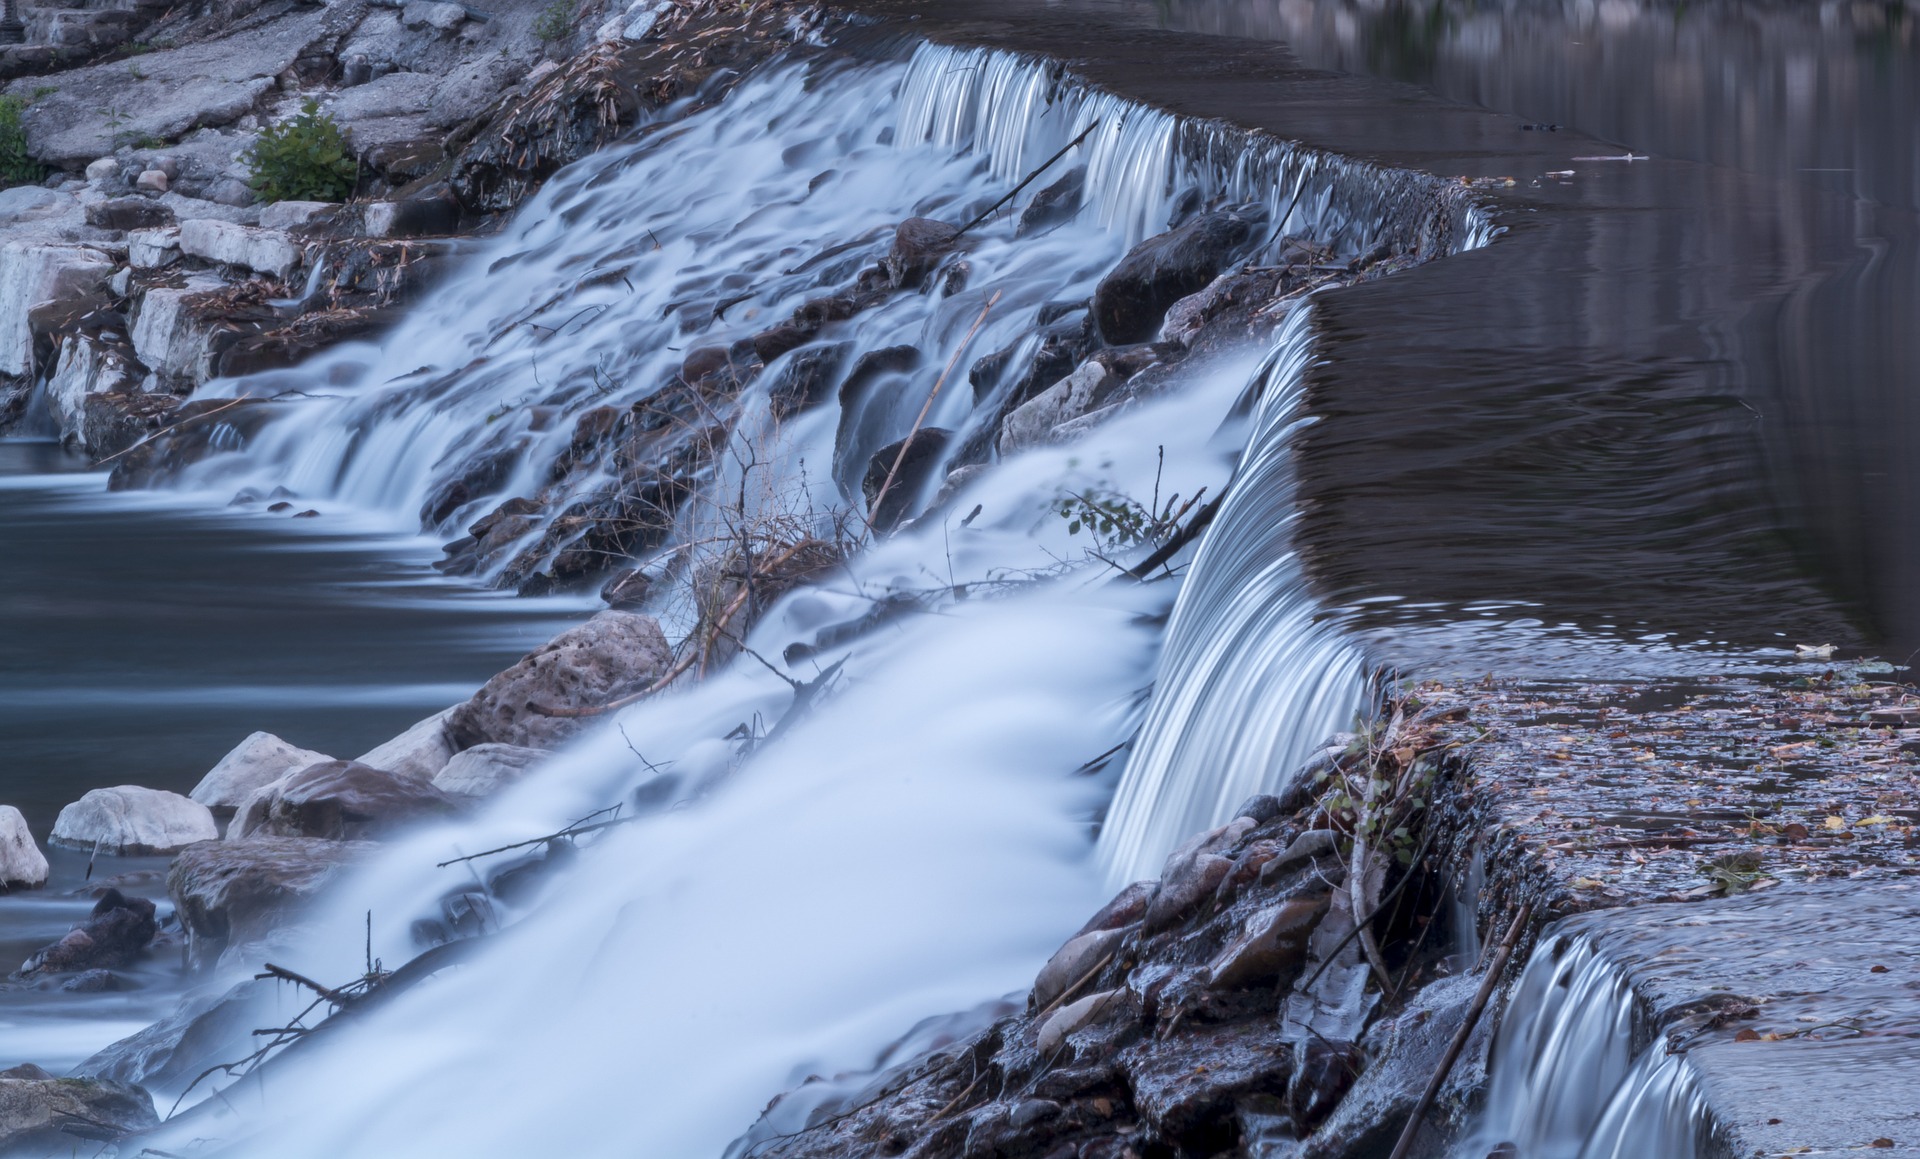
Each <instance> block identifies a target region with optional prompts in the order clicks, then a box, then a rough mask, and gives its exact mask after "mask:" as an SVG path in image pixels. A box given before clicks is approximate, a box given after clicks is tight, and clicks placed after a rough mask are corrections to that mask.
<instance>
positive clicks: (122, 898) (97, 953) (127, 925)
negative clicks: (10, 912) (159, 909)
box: [13, 889, 160, 981]
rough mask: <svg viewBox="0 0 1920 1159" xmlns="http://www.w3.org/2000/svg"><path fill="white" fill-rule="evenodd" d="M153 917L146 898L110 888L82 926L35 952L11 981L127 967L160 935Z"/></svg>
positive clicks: (152, 908) (150, 903)
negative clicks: (130, 895) (127, 894)
mask: <svg viewBox="0 0 1920 1159" xmlns="http://www.w3.org/2000/svg"><path fill="white" fill-rule="evenodd" d="M153 915H154V906H153V903H152V902H150V901H148V900H147V899H146V898H144V897H127V896H126V895H124V894H122V893H121V892H120V891H119V890H117V889H109V890H107V891H106V892H105V893H103V894H101V895H100V900H99V901H97V902H95V903H94V906H93V912H92V913H91V914H89V915H88V916H87V920H86V921H85V922H84V923H82V924H80V925H78V926H75V927H74V928H73V929H71V930H68V931H67V933H66V935H65V936H64V937H62V938H61V939H60V940H59V941H57V942H55V943H53V944H52V945H50V946H42V947H41V948H40V949H38V950H36V951H34V952H33V954H31V955H30V956H29V957H28V958H27V960H26V961H25V962H23V963H21V964H20V968H19V969H18V970H15V971H14V972H13V978H14V979H15V980H16V981H19V980H25V979H31V978H46V977H51V976H53V975H55V974H75V973H78V972H80V971H82V970H113V969H118V968H119V967H121V966H130V965H132V964H133V963H134V962H135V961H137V960H138V959H139V957H140V955H141V954H143V953H145V952H146V949H147V947H148V946H149V945H150V944H152V942H153V938H154V935H155V934H158V933H159V932H160V925H159V923H158V922H156V921H155V920H154V916H153Z"/></svg>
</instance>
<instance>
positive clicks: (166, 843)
mask: <svg viewBox="0 0 1920 1159" xmlns="http://www.w3.org/2000/svg"><path fill="white" fill-rule="evenodd" d="M219 836H220V830H219V828H218V827H217V826H215V825H214V823H213V814H212V813H211V812H209V811H208V809H207V807H206V806H205V805H202V804H201V803H200V802H198V801H189V800H188V799H187V798H185V797H182V796H181V795H180V794H178V793H168V792H164V791H162V790H160V789H146V788H142V787H141V786H139V785H119V786H116V787H114V788H111V789H95V790H93V791H92V792H90V793H88V794H87V795H86V796H84V797H81V798H80V799H79V800H78V801H75V802H74V803H73V804H71V805H68V806H67V807H66V808H64V809H62V810H60V817H59V819H58V820H56V821H54V823H53V835H52V836H51V837H50V838H48V843H49V844H52V845H61V846H65V847H66V848H69V849H84V850H98V851H99V852H101V853H116V854H135V855H138V854H167V853H176V852H178V851H179V850H181V849H184V848H186V847H187V846H189V845H192V844H193V843H194V842H196V841H213V840H215V839H217V838H218V837H219Z"/></svg>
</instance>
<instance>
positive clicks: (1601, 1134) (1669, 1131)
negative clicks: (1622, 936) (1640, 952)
mask: <svg viewBox="0 0 1920 1159" xmlns="http://www.w3.org/2000/svg"><path fill="white" fill-rule="evenodd" d="M1641 1023H1642V1019H1641V1016H1640V1010H1639V1001H1638V999H1637V998H1636V997H1635V995H1634V992H1633V986H1632V984H1631V982H1630V981H1629V980H1628V978H1627V975H1626V972H1625V971H1624V970H1622V969H1621V968H1620V966H1619V965H1618V964H1617V963H1616V962H1614V961H1613V960H1612V959H1611V958H1609V957H1608V956H1607V955H1606V954H1605V953H1604V952H1602V951H1601V950H1600V949H1599V948H1598V947H1597V946H1596V945H1595V943H1594V941H1593V940H1592V938H1591V937H1589V936H1586V935H1579V934H1565V933H1562V934H1557V935H1553V936H1550V937H1547V938H1545V939H1543V940H1542V941H1541V943H1540V945H1539V947H1538V948H1537V949H1536V950H1535V951H1534V954H1533V958H1532V959H1531V960H1530V961H1529V962H1528V963H1527V967H1526V969H1525V971H1523V972H1522V974H1521V976H1520V981H1519V983H1518V985H1517V986H1516V987H1515V989H1514V992H1513V996H1512V998H1511V999H1510V1000H1509V1002H1508V1004H1507V1012H1506V1015H1505V1019H1504V1021H1503V1022H1502V1023H1501V1026H1500V1034H1499V1038H1498V1040H1497V1041H1496V1043H1495V1045H1494V1049H1493V1060H1492V1085H1491V1088H1490V1090H1489V1092H1488V1095H1487V1102H1486V1106H1485V1108H1484V1110H1483V1111H1482V1112H1481V1114H1480V1117H1479V1119H1478V1120H1477V1121H1476V1122H1475V1124H1474V1126H1473V1127H1472V1129H1471V1130H1469V1131H1468V1133H1467V1134H1466V1136H1465V1137H1464V1138H1463V1139H1462V1140H1461V1142H1460V1143H1459V1144H1458V1145H1457V1146H1456V1147H1455V1148H1454V1152H1453V1154H1454V1157H1455V1159H1485V1157H1486V1156H1487V1155H1489V1154H1494V1153H1498V1154H1502V1155H1509V1156H1512V1159H1630V1157H1631V1159H1695V1157H1696V1156H1699V1155H1702V1154H1704V1153H1705V1147H1706V1145H1707V1140H1708V1138H1709V1135H1710V1131H1711V1124H1710V1121H1709V1119H1708V1117H1707V1111H1706V1104H1705V1100H1704V1099H1703V1097H1702V1096H1701V1094H1700V1091H1699V1088H1698V1084H1697V1082H1696V1080H1695V1078H1694V1072H1693V1068H1692V1067H1691V1066H1690V1065H1689V1064H1688V1063H1687V1060H1686V1056H1685V1055H1684V1054H1669V1053H1668V1052H1667V1051H1666V1050H1665V1049H1664V1048H1662V1047H1661V1046H1659V1045H1658V1044H1655V1045H1653V1046H1648V1045H1647V1044H1646V1042H1645V1039H1646V1037H1647V1031H1646V1028H1645V1027H1643V1026H1642V1024H1641ZM1503 1148H1505V1149H1503Z"/></svg>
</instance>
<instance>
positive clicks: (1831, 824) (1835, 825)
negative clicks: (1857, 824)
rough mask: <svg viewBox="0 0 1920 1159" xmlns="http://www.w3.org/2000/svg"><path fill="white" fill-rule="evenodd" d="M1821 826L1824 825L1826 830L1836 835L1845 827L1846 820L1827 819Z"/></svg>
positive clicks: (1837, 818) (1843, 818)
mask: <svg viewBox="0 0 1920 1159" xmlns="http://www.w3.org/2000/svg"><path fill="white" fill-rule="evenodd" d="M1823 824H1825V825H1826V827H1827V828H1828V829H1831V830H1833V831H1834V832H1836V833H1838V832H1839V831H1840V830H1842V829H1845V828H1846V827H1847V819H1846V818H1845V817H1829V818H1827V819H1826V821H1825V822H1823Z"/></svg>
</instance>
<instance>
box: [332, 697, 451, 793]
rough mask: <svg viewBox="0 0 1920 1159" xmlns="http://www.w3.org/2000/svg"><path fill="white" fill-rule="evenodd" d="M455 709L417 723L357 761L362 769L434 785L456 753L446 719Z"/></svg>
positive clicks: (444, 710)
mask: <svg viewBox="0 0 1920 1159" xmlns="http://www.w3.org/2000/svg"><path fill="white" fill-rule="evenodd" d="M452 715H453V709H451V708H445V709H441V710H440V711H439V712H436V713H434V714H433V715H432V716H429V717H428V718H427V719H425V720H422V721H419V722H417V723H415V724H414V725H413V726H412V727H411V728H409V729H407V731H405V732H403V733H401V734H400V735H399V736H396V737H394V738H393V739H392V740H390V741H388V742H386V743H385V744H383V745H379V746H377V747H375V748H372V749H369V750H368V751H366V752H364V753H361V754H360V755H359V756H357V757H355V758H354V759H355V760H357V761H359V762H360V763H361V764H363V765H372V766H373V767H374V768H376V769H385V770H387V771H388V772H390V773H398V774H400V775H401V776H403V777H414V778H417V779H419V780H422V781H431V780H432V779H433V778H434V776H435V775H436V774H438V773H439V772H440V770H441V769H444V768H446V767H447V762H448V761H450V760H452V759H453V754H454V753H455V752H456V751H457V750H456V748H455V747H454V743H453V738H452V737H450V736H448V735H447V718H448V717H450V716H452Z"/></svg>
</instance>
